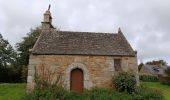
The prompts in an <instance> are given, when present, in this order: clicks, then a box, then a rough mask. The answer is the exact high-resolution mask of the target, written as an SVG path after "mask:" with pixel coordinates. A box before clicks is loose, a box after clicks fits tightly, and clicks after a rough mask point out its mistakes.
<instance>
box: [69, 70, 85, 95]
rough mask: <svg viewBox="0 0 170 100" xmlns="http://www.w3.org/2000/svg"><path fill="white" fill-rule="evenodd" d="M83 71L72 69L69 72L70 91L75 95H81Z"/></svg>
mask: <svg viewBox="0 0 170 100" xmlns="http://www.w3.org/2000/svg"><path fill="white" fill-rule="evenodd" d="M83 76H84V75H83V71H82V70H81V69H78V68H77V69H74V70H72V71H71V78H70V89H71V91H73V92H75V93H76V94H82V93H83V88H84V86H83V81H84V78H83Z"/></svg>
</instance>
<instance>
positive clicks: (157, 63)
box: [146, 60, 167, 66]
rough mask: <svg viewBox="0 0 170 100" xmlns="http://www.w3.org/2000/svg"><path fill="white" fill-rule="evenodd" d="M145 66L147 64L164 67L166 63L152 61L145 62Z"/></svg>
mask: <svg viewBox="0 0 170 100" xmlns="http://www.w3.org/2000/svg"><path fill="white" fill-rule="evenodd" d="M146 64H149V65H162V66H166V65H167V62H166V61H164V60H157V61H156V60H153V61H149V62H147V63H146Z"/></svg>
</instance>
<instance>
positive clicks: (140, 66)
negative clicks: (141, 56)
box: [138, 63, 144, 71]
mask: <svg viewBox="0 0 170 100" xmlns="http://www.w3.org/2000/svg"><path fill="white" fill-rule="evenodd" d="M143 65H144V64H143V63H140V64H139V66H138V71H140V70H141V68H142V66H143Z"/></svg>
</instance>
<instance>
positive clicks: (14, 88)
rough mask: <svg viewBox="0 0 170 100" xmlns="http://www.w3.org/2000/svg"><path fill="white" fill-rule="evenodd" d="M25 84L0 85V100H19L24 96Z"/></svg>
mask: <svg viewBox="0 0 170 100" xmlns="http://www.w3.org/2000/svg"><path fill="white" fill-rule="evenodd" d="M25 88H26V85H25V84H8V83H3V84H0V100H20V98H21V97H22V96H23V95H24V94H25Z"/></svg>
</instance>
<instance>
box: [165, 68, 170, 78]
mask: <svg viewBox="0 0 170 100" xmlns="http://www.w3.org/2000/svg"><path fill="white" fill-rule="evenodd" d="M165 74H166V75H168V76H169V77H170V68H167V69H166V70H165Z"/></svg>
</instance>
